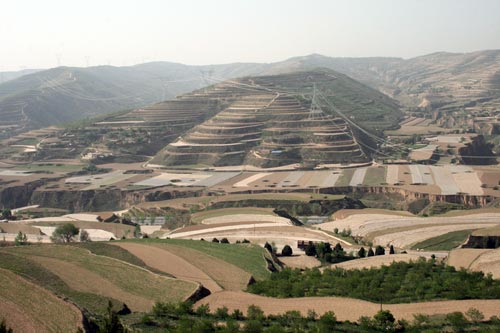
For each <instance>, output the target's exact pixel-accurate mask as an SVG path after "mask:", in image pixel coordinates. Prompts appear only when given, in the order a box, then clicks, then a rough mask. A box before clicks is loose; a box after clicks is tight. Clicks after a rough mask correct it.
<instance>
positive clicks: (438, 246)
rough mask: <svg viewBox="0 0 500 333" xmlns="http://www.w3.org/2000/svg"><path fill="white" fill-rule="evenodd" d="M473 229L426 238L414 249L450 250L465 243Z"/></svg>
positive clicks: (413, 247) (414, 246)
mask: <svg viewBox="0 0 500 333" xmlns="http://www.w3.org/2000/svg"><path fill="white" fill-rule="evenodd" d="M471 232H472V230H459V231H452V232H448V233H446V234H444V235H440V236H437V237H433V238H429V239H426V240H425V241H423V242H420V243H417V244H415V245H413V246H412V249H413V250H416V249H422V250H426V251H450V250H452V249H454V248H456V247H457V246H459V245H460V244H463V243H464V242H465V241H466V240H467V237H469V235H470V234H471Z"/></svg>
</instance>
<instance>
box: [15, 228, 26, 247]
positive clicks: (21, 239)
mask: <svg viewBox="0 0 500 333" xmlns="http://www.w3.org/2000/svg"><path fill="white" fill-rule="evenodd" d="M14 244H16V245H26V244H28V237H27V236H26V234H23V233H22V232H21V231H19V232H18V233H17V235H16V238H14Z"/></svg>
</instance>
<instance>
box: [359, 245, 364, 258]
mask: <svg viewBox="0 0 500 333" xmlns="http://www.w3.org/2000/svg"><path fill="white" fill-rule="evenodd" d="M358 257H360V258H364V257H366V250H365V248H364V247H361V248H360V249H359V251H358Z"/></svg>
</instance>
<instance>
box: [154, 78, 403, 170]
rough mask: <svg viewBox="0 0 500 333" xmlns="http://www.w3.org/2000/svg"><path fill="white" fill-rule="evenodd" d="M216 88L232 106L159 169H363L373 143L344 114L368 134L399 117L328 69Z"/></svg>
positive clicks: (392, 107) (176, 145)
mask: <svg viewBox="0 0 500 333" xmlns="http://www.w3.org/2000/svg"><path fill="white" fill-rule="evenodd" d="M314 87H316V88H317V89H316V90H315V88H314ZM216 89H218V91H219V92H220V94H221V95H222V96H223V98H226V100H227V101H229V105H228V106H227V107H226V108H224V109H223V110H222V111H221V112H219V113H217V114H216V115H215V116H213V117H211V118H209V119H207V120H206V121H204V122H203V123H201V124H200V125H198V126H196V127H194V128H193V129H192V130H190V131H188V132H187V133H186V134H185V135H182V136H181V137H179V138H178V139H177V140H176V141H175V142H172V143H170V144H169V145H168V146H167V147H166V148H165V149H164V150H163V151H162V152H161V153H160V155H159V156H157V158H156V159H155V160H154V161H153V163H158V164H164V165H167V166H177V167H178V166H194V165H200V166H232V165H246V164H247V165H254V166H257V167H263V168H269V167H281V166H285V165H292V164H297V163H298V164H303V165H304V166H317V165H320V164H332V163H333V164H335V163H363V162H368V161H369V160H370V153H371V150H370V147H369V146H368V145H369V143H368V142H364V143H363V142H361V143H360V141H366V139H364V138H361V137H360V136H359V134H358V133H357V132H356V130H355V128H354V129H353V128H351V124H350V123H349V121H350V120H349V119H348V120H349V121H347V120H346V119H344V118H343V116H344V115H347V117H349V118H350V119H356V120H358V119H360V120H362V121H360V123H361V124H363V125H367V127H368V128H370V129H377V128H376V127H375V126H384V127H385V128H387V127H390V126H395V125H396V124H397V120H398V118H399V116H400V114H399V110H398V107H397V105H396V104H395V103H394V102H393V101H391V100H390V99H389V98H387V97H386V96H384V95H382V94H380V93H378V92H376V91H374V90H373V89H371V88H368V87H367V86H364V85H362V84H360V83H359V82H356V81H354V80H352V79H350V78H348V77H346V76H345V75H342V74H340V73H337V72H334V71H329V70H315V71H306V72H295V73H290V74H283V75H272V76H257V77H248V78H243V79H238V80H236V81H228V82H224V83H223V84H220V85H218V86H217V87H216ZM231 94H232V100H230V99H229V98H228V97H229V96H231ZM332 102H333V104H334V105H335V109H334V108H331V107H330V104H329V103H332ZM322 108H325V110H323V109H322ZM338 110H341V111H340V112H341V113H338V112H337V111H338Z"/></svg>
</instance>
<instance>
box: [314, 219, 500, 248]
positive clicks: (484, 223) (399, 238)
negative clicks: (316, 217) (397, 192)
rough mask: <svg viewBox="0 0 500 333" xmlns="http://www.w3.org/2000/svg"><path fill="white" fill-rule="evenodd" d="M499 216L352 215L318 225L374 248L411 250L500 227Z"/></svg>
mask: <svg viewBox="0 0 500 333" xmlns="http://www.w3.org/2000/svg"><path fill="white" fill-rule="evenodd" d="M499 221H500V215H499V214H495V213H483V214H474V215H466V216H452V217H427V218H418V217H410V216H408V217H403V216H395V215H384V214H359V215H349V216H347V217H346V218H344V219H339V220H335V221H333V222H327V223H323V224H319V225H316V227H317V228H321V229H322V230H327V231H334V230H335V229H338V230H351V232H352V235H353V236H357V237H362V238H363V239H364V240H367V241H372V242H373V243H374V244H375V245H382V246H387V245H390V244H392V245H394V246H395V247H398V248H411V247H412V246H414V245H415V244H417V243H421V242H423V241H425V240H428V239H432V238H435V237H438V236H442V235H444V234H448V233H451V232H455V231H464V230H468V231H470V230H475V229H481V228H488V227H492V226H495V225H498V224H500V222H499Z"/></svg>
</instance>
